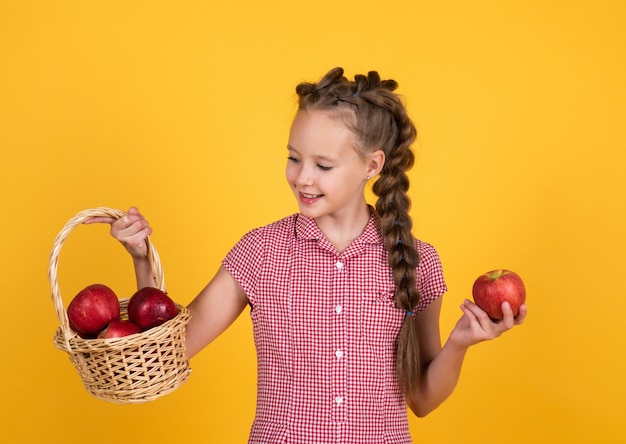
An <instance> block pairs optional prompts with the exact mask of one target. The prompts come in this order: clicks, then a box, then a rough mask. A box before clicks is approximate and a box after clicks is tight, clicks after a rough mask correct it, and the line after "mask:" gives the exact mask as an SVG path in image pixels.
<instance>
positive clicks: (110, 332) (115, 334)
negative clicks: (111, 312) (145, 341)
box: [98, 319, 141, 339]
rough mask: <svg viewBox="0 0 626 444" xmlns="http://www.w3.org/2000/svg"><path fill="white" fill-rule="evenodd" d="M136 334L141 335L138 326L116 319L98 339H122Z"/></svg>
mask: <svg viewBox="0 0 626 444" xmlns="http://www.w3.org/2000/svg"><path fill="white" fill-rule="evenodd" d="M135 333H141V328H140V327H139V326H138V325H137V324H135V323H134V322H132V321H129V320H126V319H115V320H113V321H111V322H109V325H107V327H106V328H105V329H104V330H102V331H101V332H100V334H98V339H109V338H122V337H124V336H129V335H134V334H135Z"/></svg>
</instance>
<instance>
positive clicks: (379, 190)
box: [296, 68, 420, 392]
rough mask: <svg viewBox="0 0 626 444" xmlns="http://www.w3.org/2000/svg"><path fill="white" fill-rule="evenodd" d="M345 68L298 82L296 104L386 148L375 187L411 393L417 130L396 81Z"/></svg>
mask: <svg viewBox="0 0 626 444" xmlns="http://www.w3.org/2000/svg"><path fill="white" fill-rule="evenodd" d="M343 72H344V71H343V69H342V68H334V69H332V70H331V71H329V72H328V73H327V74H326V75H325V76H324V77H323V78H322V79H321V80H320V81H319V82H317V83H308V82H304V83H300V84H299V85H298V86H297V87H296V92H297V94H298V98H299V101H298V106H299V110H306V109H318V110H324V111H328V112H330V113H332V114H334V115H335V116H336V117H337V118H340V119H343V121H344V122H345V124H346V125H347V126H348V128H349V129H350V130H352V131H353V133H354V134H355V136H356V138H357V140H358V142H359V147H358V148H359V149H361V150H363V151H364V152H373V151H375V150H382V151H383V152H384V153H385V164H384V166H383V168H382V170H381V173H380V176H379V178H378V179H377V180H376V182H375V183H374V185H373V189H372V190H373V192H374V194H376V195H377V196H378V199H377V201H376V213H377V215H378V216H379V218H380V226H381V230H382V233H383V235H384V237H385V247H386V249H387V252H388V258H389V266H390V267H391V270H392V276H393V281H394V284H395V286H396V292H395V303H396V305H397V306H398V307H399V308H402V309H404V310H405V311H406V316H405V318H404V321H403V324H402V328H401V330H400V334H399V337H398V346H397V368H398V380H399V382H400V385H401V386H402V388H403V389H404V390H405V391H407V392H410V391H412V390H413V388H414V387H415V384H417V379H418V376H419V371H420V359H419V356H420V353H419V342H418V338H417V328H416V325H415V321H414V318H413V316H412V314H413V310H414V308H415V307H416V306H417V304H418V303H419V299H420V295H419V292H418V291H417V286H416V280H417V277H416V268H417V265H418V263H419V254H418V252H417V249H416V246H415V239H414V237H413V235H412V233H411V229H412V226H413V222H412V220H411V217H410V215H409V208H410V205H411V201H410V199H409V197H408V195H407V191H408V189H409V179H408V177H407V174H406V172H407V171H408V170H409V169H410V168H411V167H412V166H413V162H414V155H413V151H412V150H411V145H412V144H413V142H414V141H415V138H416V135H417V132H416V130H415V126H414V125H413V122H412V121H411V119H410V118H409V116H408V114H407V111H406V108H405V106H404V104H403V103H402V102H401V101H400V99H399V97H398V96H397V95H396V94H395V93H394V91H395V90H396V88H397V87H398V84H397V82H396V81H395V80H381V78H380V76H379V75H378V73H377V72H375V71H370V72H369V73H368V74H367V76H366V75H361V74H357V75H355V76H354V80H348V79H347V78H346V77H344V75H343Z"/></svg>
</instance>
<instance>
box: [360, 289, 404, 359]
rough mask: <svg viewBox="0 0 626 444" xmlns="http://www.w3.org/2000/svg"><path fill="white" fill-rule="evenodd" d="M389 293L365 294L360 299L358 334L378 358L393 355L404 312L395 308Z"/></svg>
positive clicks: (391, 295) (391, 294)
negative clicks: (359, 333)
mask: <svg viewBox="0 0 626 444" xmlns="http://www.w3.org/2000/svg"><path fill="white" fill-rule="evenodd" d="M393 297H394V295H393V293H391V292H384V291H379V292H366V293H364V294H363V295H362V297H361V309H360V310H359V312H360V322H359V324H360V332H361V337H362V338H363V339H364V340H365V342H366V343H367V344H368V346H369V347H370V349H371V350H372V351H373V352H374V353H375V354H376V355H378V356H380V357H388V356H393V355H394V354H395V350H396V345H397V339H398V333H399V332H400V327H401V326H402V320H403V317H404V310H402V309H399V308H397V307H396V305H395V302H394V300H393Z"/></svg>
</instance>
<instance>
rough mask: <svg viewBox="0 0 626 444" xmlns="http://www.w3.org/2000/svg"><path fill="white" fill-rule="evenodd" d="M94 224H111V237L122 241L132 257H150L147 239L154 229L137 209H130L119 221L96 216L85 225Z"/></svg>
mask: <svg viewBox="0 0 626 444" xmlns="http://www.w3.org/2000/svg"><path fill="white" fill-rule="evenodd" d="M93 223H106V224H111V236H113V237H114V238H115V239H117V240H118V241H120V242H121V243H122V245H124V247H125V248H126V250H128V252H129V253H130V254H131V256H132V257H134V258H144V257H146V256H147V255H148V245H147V244H146V238H147V237H148V236H149V235H150V234H152V228H151V227H150V225H149V224H148V221H147V220H146V219H145V218H144V217H143V216H142V215H141V213H140V212H139V210H138V209H137V208H135V207H131V208H129V210H128V212H127V214H126V215H125V216H123V217H120V218H119V219H115V218H114V217H107V216H95V217H92V218H91V219H89V220H86V221H85V224H93Z"/></svg>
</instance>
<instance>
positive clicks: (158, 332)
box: [48, 207, 191, 404]
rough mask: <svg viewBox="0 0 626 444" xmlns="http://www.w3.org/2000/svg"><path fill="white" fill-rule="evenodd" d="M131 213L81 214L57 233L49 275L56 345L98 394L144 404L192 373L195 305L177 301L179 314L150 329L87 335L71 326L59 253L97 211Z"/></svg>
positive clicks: (156, 267) (157, 267)
mask: <svg viewBox="0 0 626 444" xmlns="http://www.w3.org/2000/svg"><path fill="white" fill-rule="evenodd" d="M125 214H126V213H125V212H123V211H120V210H115V209H111V208H103V207H101V208H94V209H91V210H85V211H81V212H80V213H78V214H77V215H76V216H74V217H73V218H72V219H70V220H69V221H68V222H67V223H66V224H65V227H64V228H63V229H62V230H61V232H60V233H59V234H58V235H57V237H56V239H55V241H54V246H53V248H52V251H51V253H50V267H49V269H48V277H49V279H50V289H51V293H52V302H53V303H54V307H55V309H56V313H57V317H58V318H59V321H60V323H61V325H60V327H59V328H58V329H57V330H56V332H55V335H54V344H55V345H56V346H57V347H58V348H60V349H61V350H63V351H65V352H67V353H68V355H69V358H70V360H71V361H72V363H73V364H74V366H75V367H76V370H78V373H79V375H80V377H81V378H82V381H83V385H84V386H85V389H87V391H88V392H89V393H91V394H92V395H93V396H95V397H96V398H98V399H102V400H104V401H109V402H113V403H116V404H131V403H132V404H138V403H142V402H147V401H152V400H154V399H156V398H159V397H161V396H163V395H166V394H168V393H171V392H173V391H174V390H176V389H177V388H178V387H180V386H181V385H182V384H183V383H184V382H185V381H186V380H187V378H188V377H189V374H190V372H191V369H190V367H189V362H188V360H187V357H186V351H185V329H186V326H187V323H188V322H189V318H190V314H189V310H188V309H187V308H186V307H184V306H182V305H179V304H176V305H177V307H178V309H179V313H178V314H177V315H176V316H175V317H174V318H173V319H170V320H169V321H167V322H165V323H163V324H161V325H159V326H158V327H154V328H151V329H149V330H147V331H145V332H142V333H137V334H134V335H130V336H126V337H122V338H113V339H83V338H81V337H80V336H78V334H77V333H76V332H75V331H74V330H72V329H71V328H70V325H69V319H68V317H67V312H66V309H65V307H64V305H63V300H62V299H61V293H60V292H59V284H58V279H57V270H58V261H59V253H60V250H61V247H62V246H63V242H64V241H65V239H66V237H67V236H68V235H69V233H70V232H71V231H72V230H73V229H74V228H75V227H76V226H78V225H80V224H82V223H83V222H85V221H86V220H87V219H89V218H91V217H94V216H109V217H115V218H121V217H123V216H124V215H125ZM146 242H147V245H148V257H149V259H150V263H151V264H152V270H153V274H154V276H155V282H156V286H157V287H159V288H160V289H161V290H163V291H165V283H164V279H163V271H162V269H161V264H160V260H159V256H158V253H157V251H156V249H155V248H154V247H153V246H152V244H151V243H150V240H149V239H148V240H147V241H146ZM127 306H128V299H120V308H121V310H120V311H121V314H122V317H123V318H124V317H127Z"/></svg>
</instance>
